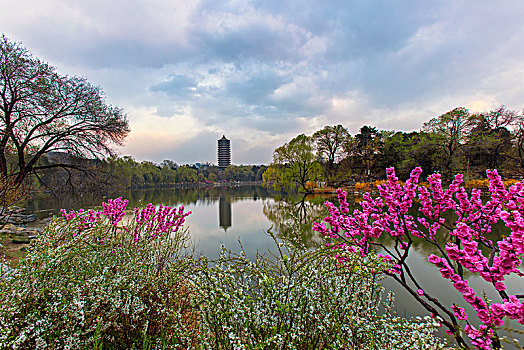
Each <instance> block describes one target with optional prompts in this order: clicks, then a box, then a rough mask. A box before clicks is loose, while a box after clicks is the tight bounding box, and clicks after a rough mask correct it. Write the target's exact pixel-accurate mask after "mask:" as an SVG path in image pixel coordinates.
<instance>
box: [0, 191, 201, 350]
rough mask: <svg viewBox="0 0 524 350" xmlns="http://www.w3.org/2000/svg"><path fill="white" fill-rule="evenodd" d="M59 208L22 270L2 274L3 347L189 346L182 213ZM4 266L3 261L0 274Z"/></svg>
mask: <svg viewBox="0 0 524 350" xmlns="http://www.w3.org/2000/svg"><path fill="white" fill-rule="evenodd" d="M125 205H127V201H124V200H120V199H118V200H115V201H110V202H109V203H107V204H105V205H104V210H103V211H99V212H94V211H89V212H84V211H79V212H70V213H66V212H64V213H63V214H64V217H65V218H56V219H55V220H54V221H52V222H51V224H50V225H49V226H48V227H47V228H46V229H45V230H44V232H43V233H42V234H41V235H39V236H38V237H37V238H36V239H35V240H34V241H33V243H32V244H31V246H30V249H29V252H28V254H27V255H26V257H25V258H24V259H23V260H22V261H21V262H20V265H19V266H18V267H17V268H16V269H14V270H10V271H9V272H8V273H5V271H0V345H3V346H0V347H2V348H3V347H9V348H37V349H43V348H53V349H61V348H102V347H103V348H104V349H105V348H120V349H129V348H131V347H133V346H134V344H144V343H145V344H148V347H150V348H156V347H160V346H162V345H164V346H165V345H167V344H170V346H171V345H173V344H180V345H181V346H182V345H184V346H187V345H189V344H191V341H192V338H191V334H192V333H191V332H192V329H193V328H194V326H193V324H192V322H193V320H194V319H195V317H196V315H194V314H193V313H192V311H191V309H190V305H189V295H190V294H189V293H188V292H187V281H186V280H185V279H184V277H183V276H184V275H185V274H186V273H185V271H186V269H187V267H188V265H187V263H186V261H185V260H184V259H181V252H182V251H183V249H184V247H185V244H186V243H187V235H186V233H185V231H183V230H181V228H180V226H181V224H182V222H183V219H184V218H185V216H186V215H187V214H186V213H183V209H181V210H178V211H176V210H175V209H173V208H169V207H165V208H164V207H159V208H157V207H153V206H152V205H149V206H148V207H147V208H146V209H144V210H138V209H136V210H135V216H134V217H133V218H132V219H131V220H129V221H128V222H127V223H126V224H125V225H122V226H117V224H118V222H119V221H120V220H121V219H122V216H123V213H124V209H125ZM2 269H3V267H2V265H0V270H2Z"/></svg>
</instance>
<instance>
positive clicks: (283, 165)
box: [264, 106, 524, 192]
mask: <svg viewBox="0 0 524 350" xmlns="http://www.w3.org/2000/svg"><path fill="white" fill-rule="evenodd" d="M416 166H420V167H422V169H423V170H424V174H423V175H428V174H432V173H434V172H439V173H441V174H442V176H443V177H444V179H447V180H449V179H450V178H451V176H452V175H453V174H455V173H463V174H465V175H466V176H468V177H470V178H479V177H483V176H485V171H486V169H494V168H497V169H498V170H499V172H500V173H502V174H504V175H505V176H506V177H511V176H513V177H514V176H522V174H523V173H524V113H519V112H516V111H512V110H509V109H507V108H506V107H505V106H501V107H499V108H497V109H494V110H492V111H489V112H483V113H471V112H470V111H469V110H468V109H467V108H464V107H458V108H455V109H453V110H451V111H449V112H447V113H444V114H442V115H440V116H438V117H435V118H432V119H431V120H429V121H428V122H426V123H424V125H423V126H422V128H421V129H420V130H418V131H412V132H402V131H394V130H379V129H377V128H376V127H373V126H369V125H364V126H363V127H362V128H360V131H359V133H357V134H355V135H351V134H350V133H349V132H348V130H347V129H346V128H345V127H344V126H342V125H340V124H339V125H335V126H325V127H324V128H322V129H321V130H318V131H316V132H315V133H313V135H311V136H307V135H304V134H301V135H298V136H297V137H295V138H293V139H292V140H291V141H289V142H287V143H285V144H284V145H282V146H280V147H278V148H277V149H276V150H275V151H274V153H273V160H272V162H271V164H270V166H269V168H268V169H267V171H266V173H265V175H264V181H265V182H267V183H272V184H274V185H276V186H284V187H285V186H291V187H293V186H297V187H299V188H300V189H301V190H302V191H305V192H308V191H310V190H311V184H312V183H314V182H319V181H320V182H324V183H326V184H327V185H330V186H340V185H343V184H347V183H351V182H355V181H369V180H375V179H383V178H385V172H384V169H386V168H387V167H395V169H396V171H397V174H398V175H399V177H400V178H401V179H402V178H403V179H406V178H407V177H408V176H409V173H410V172H411V170H412V169H413V168H415V167H416Z"/></svg>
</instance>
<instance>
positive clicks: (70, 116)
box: [0, 36, 129, 184]
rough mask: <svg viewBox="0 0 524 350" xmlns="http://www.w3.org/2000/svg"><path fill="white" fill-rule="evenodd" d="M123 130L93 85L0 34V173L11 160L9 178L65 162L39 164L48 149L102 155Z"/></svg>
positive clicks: (123, 122)
mask: <svg viewBox="0 0 524 350" xmlns="http://www.w3.org/2000/svg"><path fill="white" fill-rule="evenodd" d="M128 132H129V127H128V121H127V119H126V116H125V114H124V113H123V112H122V110H121V109H119V108H116V107H112V106H108V105H107V104H106V103H105V101H104V98H103V93H102V91H101V89H100V88H99V87H96V86H93V85H91V84H90V83H89V82H88V81H87V80H86V79H85V78H79V77H68V76H62V75H59V74H58V73H56V71H55V68H53V67H51V66H50V65H48V64H47V63H44V62H42V61H40V60H39V59H37V58H35V57H33V56H32V55H31V54H30V53H29V52H28V50H27V49H26V48H24V47H23V46H22V45H21V44H19V43H13V42H11V41H10V40H9V39H8V38H7V37H5V36H2V37H1V38H0V174H2V175H4V176H7V174H8V170H9V164H8V160H10V159H11V160H12V167H13V173H14V175H13V176H14V178H15V182H16V183H18V184H20V183H22V181H23V180H24V179H25V178H26V177H27V175H29V174H31V173H35V172H37V171H39V170H43V169H48V168H57V167H71V166H72V165H71V164H65V163H52V164H47V165H40V164H39V160H40V159H41V158H42V157H43V156H44V155H45V154H48V153H50V152H57V153H66V154H69V155H71V156H74V157H78V158H103V157H104V156H106V155H108V154H112V153H113V152H112V149H111V148H110V144H111V143H114V144H121V142H122V140H123V139H124V137H125V136H126V135H127V133H128Z"/></svg>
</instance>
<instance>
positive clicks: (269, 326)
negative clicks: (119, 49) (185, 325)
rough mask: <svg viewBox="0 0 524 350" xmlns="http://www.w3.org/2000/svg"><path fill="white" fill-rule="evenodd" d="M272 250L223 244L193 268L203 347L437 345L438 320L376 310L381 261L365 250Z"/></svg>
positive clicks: (388, 308)
mask: <svg viewBox="0 0 524 350" xmlns="http://www.w3.org/2000/svg"><path fill="white" fill-rule="evenodd" d="M278 247H279V249H278V252H279V254H278V255H277V256H271V257H266V256H262V255H260V254H257V255H256V258H255V260H254V261H251V260H250V259H248V258H247V257H246V255H245V254H244V253H240V254H238V255H236V254H232V253H230V252H227V251H225V250H224V251H223V253H222V254H221V256H220V258H219V259H218V261H217V262H216V264H215V265H214V266H211V267H208V265H209V262H208V261H207V259H203V260H201V262H200V265H199V268H198V269H197V270H196V273H195V277H194V278H195V279H194V283H195V285H196V290H197V293H196V296H195V301H196V302H197V306H198V307H199V309H200V317H201V318H200V328H199V329H200V331H201V334H202V336H203V339H202V343H201V346H202V347H203V348H207V349H341V348H345V349H435V348H436V347H438V346H440V345H439V342H438V340H437V339H436V338H434V337H433V336H432V335H431V333H432V331H433V330H434V327H435V326H436V325H435V324H433V323H432V322H434V321H430V319H426V320H425V321H424V322H420V320H419V321H407V320H405V319H403V318H400V317H396V316H395V315H393V313H392V311H391V302H392V297H391V296H390V297H389V299H388V302H387V303H386V305H385V306H386V307H385V312H384V313H383V314H379V312H378V307H379V304H380V294H381V292H382V288H381V287H380V285H379V284H378V281H379V280H380V276H381V272H382V271H384V270H385V269H388V268H389V266H388V264H387V263H385V262H383V261H381V260H380V259H378V258H376V257H374V256H372V255H369V256H367V257H365V258H364V257H360V256H354V259H353V260H352V261H351V263H348V264H337V263H336V261H335V258H333V257H330V256H329V254H328V252H327V250H326V249H319V250H315V251H308V250H306V249H305V248H294V247H292V246H290V245H288V244H283V243H281V244H279V245H278Z"/></svg>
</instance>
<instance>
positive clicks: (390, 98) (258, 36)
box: [0, 0, 524, 164]
mask: <svg viewBox="0 0 524 350" xmlns="http://www.w3.org/2000/svg"><path fill="white" fill-rule="evenodd" d="M0 8H1V9H2V11H0V33H3V34H5V35H6V36H8V37H9V38H10V39H11V40H13V41H19V42H22V44H23V45H24V46H26V47H27V48H28V49H29V50H30V51H31V52H32V53H33V54H34V55H35V56H37V57H39V58H41V59H43V60H45V61H47V62H48V63H50V64H51V65H53V66H55V67H56V68H57V70H58V72H59V73H62V74H67V75H76V76H84V77H87V78H88V80H89V81H90V82H91V83H92V84H94V85H98V86H100V87H101V88H102V89H103V90H104V92H105V96H106V101H107V103H108V104H112V105H115V106H118V107H121V108H123V109H124V111H125V112H126V113H127V116H128V119H129V123H130V128H131V132H130V134H129V136H128V137H127V139H126V141H125V145H124V146H123V147H121V148H119V149H118V151H119V153H120V155H131V156H133V157H134V158H135V159H137V160H140V161H141V160H150V161H154V162H161V161H162V160H164V159H171V160H174V161H175V162H177V163H179V164H184V163H195V162H212V163H215V164H216V163H217V159H216V157H217V154H216V153H217V151H216V149H217V140H218V139H219V138H221V137H222V135H226V137H227V138H228V139H230V140H231V148H232V162H233V164H267V163H269V162H270V161H271V158H272V153H273V150H274V149H275V148H276V147H278V146H280V145H282V144H284V143H285V142H288V141H289V140H291V139H292V138H293V137H295V136H296V135H298V134H301V133H305V134H307V135H311V134H312V133H313V132H315V131H316V130H319V129H321V128H322V127H324V126H326V125H337V124H342V125H344V126H345V127H346V128H347V129H348V130H349V131H350V133H351V134H352V135H354V134H356V133H358V131H359V129H360V128H361V127H362V126H363V125H372V126H376V127H377V128H379V129H387V130H397V131H412V130H420V128H421V127H422V125H423V123H424V122H427V121H428V120H430V119H431V118H434V117H437V116H439V115H441V114H444V113H446V112H447V111H449V110H451V109H453V108H455V107H459V106H463V107H467V108H469V109H470V111H472V112H482V111H488V110H490V109H494V108H496V107H499V106H500V105H506V106H507V107H508V108H509V109H512V110H522V108H523V107H524V26H522V18H523V15H524V1H522V0H516V1H505V0H498V1H490V0H485V1H478V0H464V1H452V0H449V1H439V0H431V1H430V0H421V1H412V0H395V1H392V0H391V1H389V0H383V1H373V0H361V1H352V0H340V1H337V0H319V1H309V0H301V1H283V0H278V1H277V0H254V1H249V0H244V1H236V0H231V1H227V0H224V1H220V0H202V1H193V0H103V1H102V0H16V1H13V0H0Z"/></svg>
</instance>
